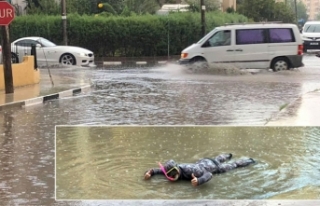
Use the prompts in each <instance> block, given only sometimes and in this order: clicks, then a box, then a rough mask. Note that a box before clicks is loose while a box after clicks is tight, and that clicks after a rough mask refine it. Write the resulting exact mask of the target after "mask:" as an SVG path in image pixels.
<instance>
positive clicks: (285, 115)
mask: <svg viewBox="0 0 320 206" xmlns="http://www.w3.org/2000/svg"><path fill="white" fill-rule="evenodd" d="M319 118H320V91H314V92H309V93H306V94H304V95H303V96H301V97H300V98H299V99H297V100H296V101H294V102H292V103H290V104H289V105H288V106H287V107H286V108H285V109H283V110H281V112H279V114H278V115H277V116H276V117H274V118H272V119H271V121H269V122H268V123H267V124H266V125H267V126H320V120H319Z"/></svg>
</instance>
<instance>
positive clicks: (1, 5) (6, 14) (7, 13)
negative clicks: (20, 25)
mask: <svg viewBox="0 0 320 206" xmlns="http://www.w3.org/2000/svg"><path fill="white" fill-rule="evenodd" d="M14 16H15V12H14V7H13V6H12V5H11V4H10V3H8V2H6V1H0V26H7V25H9V24H10V23H11V22H12V20H13V19H14Z"/></svg>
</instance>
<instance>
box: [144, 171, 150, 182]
mask: <svg viewBox="0 0 320 206" xmlns="http://www.w3.org/2000/svg"><path fill="white" fill-rule="evenodd" d="M150 178H151V170H149V171H148V172H146V174H145V175H144V179H145V180H148V179H150Z"/></svg>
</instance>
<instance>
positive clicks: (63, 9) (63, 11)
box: [61, 0, 68, 45]
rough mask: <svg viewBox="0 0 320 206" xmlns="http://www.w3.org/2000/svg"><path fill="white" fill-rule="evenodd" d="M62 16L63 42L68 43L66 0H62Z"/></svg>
mask: <svg viewBox="0 0 320 206" xmlns="http://www.w3.org/2000/svg"><path fill="white" fill-rule="evenodd" d="M61 18H62V28H63V43H64V45H68V36H67V8H66V0H61Z"/></svg>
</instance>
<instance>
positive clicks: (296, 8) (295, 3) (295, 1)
mask: <svg viewBox="0 0 320 206" xmlns="http://www.w3.org/2000/svg"><path fill="white" fill-rule="evenodd" d="M294 6H295V10H296V23H297V24H298V7H297V0H294Z"/></svg>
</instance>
